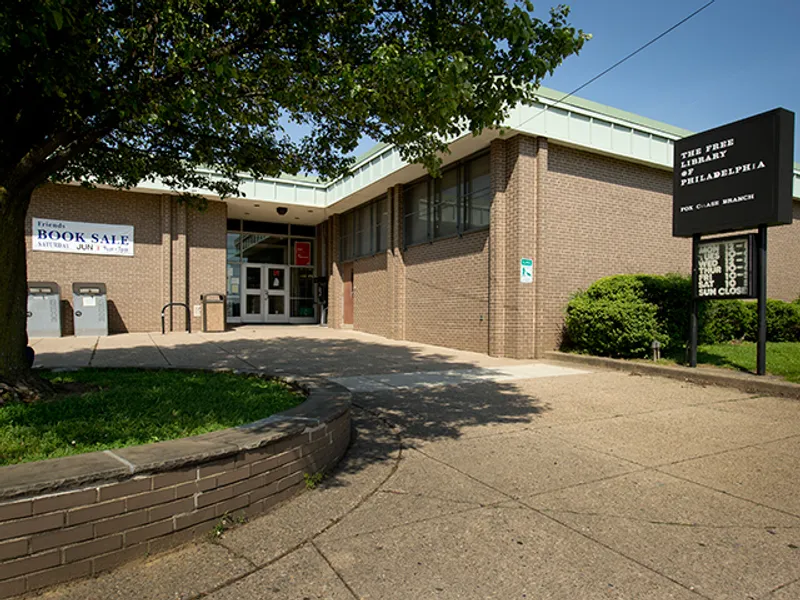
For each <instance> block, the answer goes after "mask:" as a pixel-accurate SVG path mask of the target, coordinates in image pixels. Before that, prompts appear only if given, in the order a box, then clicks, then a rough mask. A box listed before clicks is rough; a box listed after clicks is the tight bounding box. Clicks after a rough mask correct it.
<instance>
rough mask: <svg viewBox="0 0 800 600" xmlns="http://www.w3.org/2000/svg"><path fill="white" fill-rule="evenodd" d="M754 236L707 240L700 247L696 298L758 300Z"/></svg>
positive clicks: (698, 247)
mask: <svg viewBox="0 0 800 600" xmlns="http://www.w3.org/2000/svg"><path fill="white" fill-rule="evenodd" d="M754 248H755V236H754V235H753V234H749V235H739V236H735V237H726V238H716V239H710V240H704V241H702V242H700V243H699V244H698V246H697V264H696V265H694V268H695V269H696V273H697V277H696V280H695V281H696V283H695V289H694V296H695V298H698V299H702V300H729V299H732V298H755V297H756V294H755V285H754V277H753V251H754Z"/></svg>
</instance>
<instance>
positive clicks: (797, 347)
mask: <svg viewBox="0 0 800 600" xmlns="http://www.w3.org/2000/svg"><path fill="white" fill-rule="evenodd" d="M697 362H698V364H706V365H715V366H718V367H726V368H729V369H736V370H738V371H752V372H753V373H755V370H756V344H755V343H753V342H743V343H737V344H731V343H728V344H705V345H700V346H698V347H697ZM767 373H770V374H772V375H777V376H779V377H783V378H784V379H786V380H787V381H793V382H794V383H800V343H798V342H767Z"/></svg>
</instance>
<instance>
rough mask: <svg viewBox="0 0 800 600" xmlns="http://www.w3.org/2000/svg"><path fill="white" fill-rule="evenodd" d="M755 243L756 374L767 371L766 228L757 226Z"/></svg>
mask: <svg viewBox="0 0 800 600" xmlns="http://www.w3.org/2000/svg"><path fill="white" fill-rule="evenodd" d="M756 239H757V240H758V241H757V243H756V255H757V264H758V266H757V269H758V285H757V287H758V356H757V357H756V374H757V375H766V373H767V228H766V227H765V226H764V225H762V226H761V227H759V228H758V237H757V238H756Z"/></svg>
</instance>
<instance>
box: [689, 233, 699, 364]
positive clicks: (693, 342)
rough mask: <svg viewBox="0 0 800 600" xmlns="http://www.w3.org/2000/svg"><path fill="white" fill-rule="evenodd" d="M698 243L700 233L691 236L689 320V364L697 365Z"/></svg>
mask: <svg viewBox="0 0 800 600" xmlns="http://www.w3.org/2000/svg"><path fill="white" fill-rule="evenodd" d="M699 245H700V235H699V234H694V235H693V236H692V316H691V318H690V322H689V366H690V367H696V366H697V329H698V313H699V309H700V302H699V300H698V299H697V289H698V281H697V277H698V269H697V247H698V246H699Z"/></svg>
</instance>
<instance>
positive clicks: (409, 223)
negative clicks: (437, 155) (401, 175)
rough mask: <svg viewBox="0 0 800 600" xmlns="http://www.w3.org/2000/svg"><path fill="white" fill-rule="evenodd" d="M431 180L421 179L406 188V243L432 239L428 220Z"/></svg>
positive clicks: (404, 202)
mask: <svg viewBox="0 0 800 600" xmlns="http://www.w3.org/2000/svg"><path fill="white" fill-rule="evenodd" d="M429 187H430V186H429V181H427V180H426V181H421V182H419V183H417V184H415V185H412V186H411V187H408V188H406V189H405V192H404V201H403V204H404V205H405V209H406V210H405V232H406V244H417V243H419V242H427V241H428V240H429V239H430V235H429V234H428V221H429V220H430V211H429V210H428V207H429V202H428V188H429Z"/></svg>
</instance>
